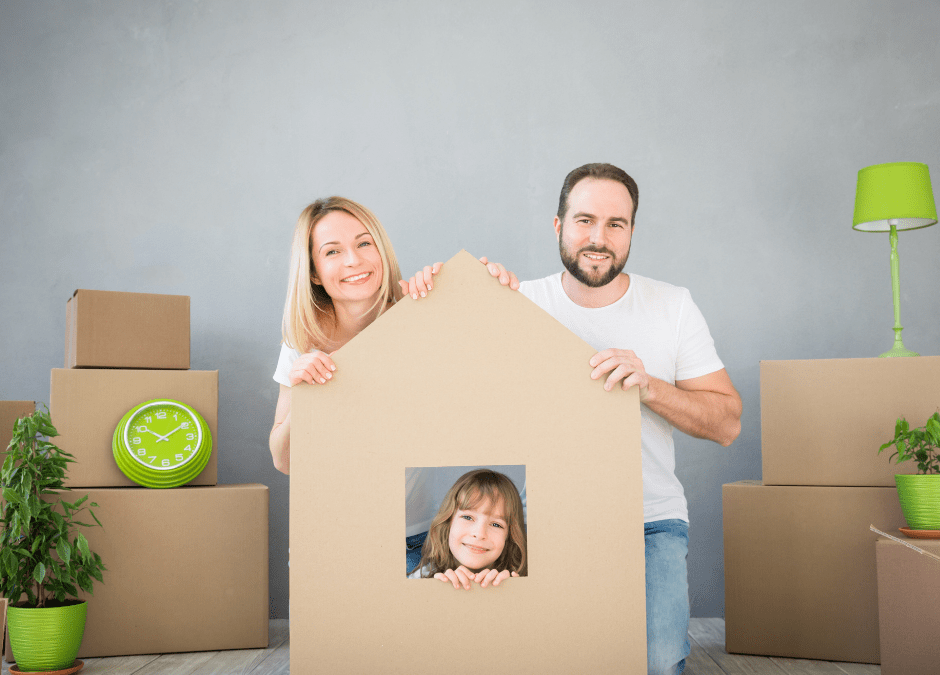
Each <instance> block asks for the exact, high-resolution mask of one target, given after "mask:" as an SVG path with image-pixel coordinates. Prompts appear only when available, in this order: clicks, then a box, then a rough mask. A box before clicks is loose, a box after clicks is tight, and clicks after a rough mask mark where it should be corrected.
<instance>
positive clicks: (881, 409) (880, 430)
mask: <svg viewBox="0 0 940 675" xmlns="http://www.w3.org/2000/svg"><path fill="white" fill-rule="evenodd" d="M760 403H761V456H762V461H763V475H762V479H763V482H764V485H846V486H885V487H888V486H893V485H894V475H895V474H898V473H915V472H916V471H917V467H916V466H915V465H914V464H912V463H910V462H907V463H905V464H903V465H901V466H898V465H897V464H895V463H894V462H892V463H890V464H889V462H888V457H889V456H890V455H891V452H893V451H892V450H886V451H885V452H883V453H881V454H880V455H879V454H878V448H880V447H881V445H882V444H883V443H886V442H887V441H889V440H891V439H892V438H893V437H894V424H895V421H896V420H897V418H898V417H901V416H904V417H906V418H907V420H908V421H909V422H910V423H911V426H923V425H924V423H926V421H927V418H928V417H930V416H931V415H932V414H933V413H934V412H936V411H937V408H938V407H940V356H917V357H912V358H906V359H881V358H871V359H820V360H813V361H761V364H760Z"/></svg>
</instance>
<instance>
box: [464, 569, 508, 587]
mask: <svg viewBox="0 0 940 675" xmlns="http://www.w3.org/2000/svg"><path fill="white" fill-rule="evenodd" d="M510 576H513V577H517V576H519V574H518V573H516V572H512V573H510V572H509V570H503V571H502V572H500V571H499V570H480V571H479V572H477V573H476V576H475V577H473V580H474V581H475V582H477V583H478V584H480V586H481V587H483V588H486V587H487V586H488V585H489V584H491V583H492V584H493V585H494V586H499V584H500V582H501V581H503V579H508V578H510Z"/></svg>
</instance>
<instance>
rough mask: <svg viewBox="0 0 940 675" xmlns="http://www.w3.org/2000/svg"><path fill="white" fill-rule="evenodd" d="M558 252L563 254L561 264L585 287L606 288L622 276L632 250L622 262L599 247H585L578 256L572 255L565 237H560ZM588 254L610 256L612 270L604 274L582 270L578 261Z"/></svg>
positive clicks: (608, 250)
mask: <svg viewBox="0 0 940 675" xmlns="http://www.w3.org/2000/svg"><path fill="white" fill-rule="evenodd" d="M558 252H559V253H560V254H561V262H562V264H564V266H565V269H566V270H568V273H569V274H570V275H571V276H573V277H574V278H575V279H577V280H578V281H580V282H581V283H582V284H584V285H585V286H589V287H591V288H600V287H601V286H606V285H607V284H609V283H610V282H611V281H613V280H614V279H616V278H617V275H618V274H620V273H621V272H622V271H623V268H624V266H626V264H627V258H629V257H630V249H627V253H626V255H625V256H623V259H622V260H617V257H616V256H615V255H614V253H613V251H611V250H610V249H607V248H600V247H597V246H585V247H584V248H582V249H580V250H579V251H578V252H577V253H576V254H574V255H572V254H571V251H570V250H569V249H568V247H567V246H565V240H564V237H559V240H558ZM586 252H590V253H601V254H603V255H609V256H610V260H611V265H610V269H609V270H607V272H606V273H604V274H601V273H600V272H593V273H591V272H586V271H584V270H583V269H581V267H580V266H579V265H578V261H579V260H580V259H581V254H582V253H586ZM599 262H600V261H599Z"/></svg>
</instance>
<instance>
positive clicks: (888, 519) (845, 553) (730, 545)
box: [722, 481, 905, 663]
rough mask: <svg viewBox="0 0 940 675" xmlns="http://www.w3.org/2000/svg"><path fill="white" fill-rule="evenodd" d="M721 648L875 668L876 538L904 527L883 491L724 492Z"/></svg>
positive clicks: (763, 488) (741, 485)
mask: <svg viewBox="0 0 940 675" xmlns="http://www.w3.org/2000/svg"><path fill="white" fill-rule="evenodd" d="M722 499H723V508H724V536H725V648H726V650H727V651H728V653H733V654H760V655H765V656H787V657H793V658H800V659H823V660H828V661H856V662H861V663H878V662H879V660H880V656H879V649H878V591H877V578H876V574H875V541H876V540H877V539H878V536H877V535H876V534H875V533H873V532H871V531H870V530H869V529H868V528H869V525H874V526H875V527H877V528H879V529H882V530H884V531H886V532H896V531H897V529H898V528H899V527H904V526H905V521H904V516H903V515H902V514H901V507H900V504H899V503H898V496H897V490H896V489H895V488H885V487H803V486H767V485H761V484H760V483H759V482H756V481H742V482H738V483H730V484H728V485H725V486H723V488H722Z"/></svg>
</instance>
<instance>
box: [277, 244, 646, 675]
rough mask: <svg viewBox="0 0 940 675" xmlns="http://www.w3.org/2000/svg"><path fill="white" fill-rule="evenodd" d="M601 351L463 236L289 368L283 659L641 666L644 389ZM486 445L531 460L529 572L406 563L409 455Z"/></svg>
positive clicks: (350, 667)
mask: <svg viewBox="0 0 940 675" xmlns="http://www.w3.org/2000/svg"><path fill="white" fill-rule="evenodd" d="M594 353H595V351H594V350H593V349H592V348H591V347H590V346H588V345H587V344H586V343H584V342H582V341H581V340H580V339H578V338H577V337H576V336H575V335H573V334H572V333H570V332H569V331H568V330H567V329H566V328H564V327H563V326H562V325H561V324H560V323H558V322H557V321H556V320H555V319H553V318H552V317H551V316H549V315H548V314H547V313H545V312H543V311H542V310H541V309H539V308H538V307H537V306H536V305H535V304H534V303H532V302H531V301H529V300H528V299H527V298H526V297H524V296H523V295H521V294H520V293H518V292H515V291H511V290H509V289H508V288H505V287H503V286H500V285H499V283H498V282H497V281H496V280H495V279H493V278H492V277H490V276H489V274H488V273H487V271H486V269H485V268H484V267H483V266H482V265H481V264H480V263H479V262H478V261H477V260H476V259H475V258H473V257H472V256H470V255H469V254H468V253H466V252H461V253H460V254H458V255H457V256H455V257H454V258H453V259H452V260H450V261H448V262H447V263H445V264H444V267H443V269H442V270H441V273H440V275H438V276H437V277H435V282H434V291H433V293H431V294H429V295H428V297H427V298H425V299H422V300H420V301H418V302H414V301H411V300H407V299H406V300H404V301H402V302H400V303H398V304H397V305H396V306H395V307H393V308H392V309H390V310H389V311H388V312H386V313H385V314H383V315H382V316H381V317H379V318H378V319H377V320H376V321H375V322H374V323H373V324H372V325H371V326H369V327H368V328H367V329H365V330H364V331H363V332H362V333H360V334H359V335H358V336H357V337H356V338H354V339H353V340H352V341H350V342H349V343H348V344H347V345H346V346H345V347H343V348H342V349H340V350H339V351H338V352H336V354H334V360H335V362H336V368H337V369H336V376H335V377H334V379H333V380H332V381H331V382H330V383H329V384H328V385H327V386H319V385H317V386H313V385H298V386H297V387H294V388H293V390H292V394H291V401H292V403H291V406H292V412H291V416H292V423H291V424H292V426H291V476H290V478H291V495H290V509H291V518H290V542H291V570H290V573H291V605H292V607H291V672H293V673H301V674H307V673H328V674H329V675H340V674H343V673H411V674H414V675H419V674H421V673H426V674H429V675H430V674H433V673H440V672H442V671H447V672H448V673H452V674H454V675H459V674H461V673H466V674H470V673H478V672H480V671H481V670H490V671H492V672H498V673H539V674H542V673H592V674H604V673H617V674H620V673H640V672H646V602H645V583H644V570H645V563H644V561H645V557H644V541H643V495H642V492H643V489H642V476H641V473H642V468H641V455H640V426H639V425H640V407H639V397H638V394H637V391H636V389H635V388H634V389H631V390H630V391H626V392H625V391H622V390H620V389H619V388H615V390H614V391H611V392H608V391H604V386H603V382H602V381H600V380H591V379H590V377H589V374H590V367H589V366H587V363H588V360H589V359H590V357H591V356H592V355H593V354H594ZM538 363H541V364H546V363H550V364H551V367H550V368H542V367H534V366H533V364H538ZM599 420H603V422H602V423H600V426H601V427H603V428H600V427H599V426H598V425H599ZM493 464H498V465H514V466H516V465H523V466H525V477H526V483H527V486H526V493H527V497H528V500H527V516H528V520H527V524H528V530H527V531H528V561H529V573H528V576H526V577H521V578H513V579H507V580H505V581H504V582H503V583H502V585H500V586H498V587H495V588H492V587H491V588H481V587H479V586H475V587H473V588H471V589H470V590H463V589H461V590H456V589H454V588H453V587H452V586H450V585H449V584H444V583H441V582H440V581H437V580H434V579H417V580H415V579H407V578H406V577H405V530H406V518H405V515H406V508H405V495H406V489H405V477H406V469H407V468H408V467H435V466H448V467H457V466H461V467H465V466H480V465H493ZM435 510H436V506H435ZM336 543H341V546H340V548H344V549H346V550H348V553H349V554H348V555H345V556H343V557H342V559H341V560H339V559H337V547H336V545H334V544H336ZM582 554H583V556H586V557H587V559H588V562H585V563H584V564H581V563H579V562H578V559H579V557H583V556H582ZM598 561H602V563H599V562H598ZM598 564H599V565H600V567H598V568H597V569H593V568H592V566H593V567H597V565H598ZM585 565H586V566H585Z"/></svg>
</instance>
